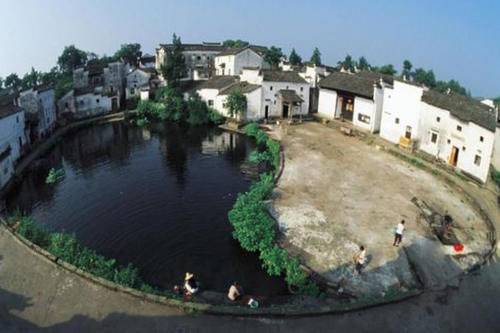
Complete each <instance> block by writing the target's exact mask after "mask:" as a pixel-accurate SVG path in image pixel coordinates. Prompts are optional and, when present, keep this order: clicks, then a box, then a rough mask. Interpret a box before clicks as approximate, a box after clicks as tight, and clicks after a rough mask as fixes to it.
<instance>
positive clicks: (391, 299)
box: [0, 113, 496, 317]
mask: <svg viewBox="0 0 500 333" xmlns="http://www.w3.org/2000/svg"><path fill="white" fill-rule="evenodd" d="M121 120H123V113H115V114H111V115H106V116H101V117H97V118H92V119H87V120H83V121H80V122H75V123H71V124H69V125H67V126H65V127H63V128H61V129H59V130H58V131H56V133H54V135H53V136H52V137H50V138H49V139H48V140H47V141H46V142H44V143H43V144H42V145H40V146H39V147H37V148H36V149H35V150H34V151H33V152H32V153H31V154H30V155H28V156H27V157H26V158H25V159H24V160H23V161H22V162H21V163H20V165H18V168H16V176H19V175H22V173H23V172H24V171H25V169H26V168H27V166H28V165H29V164H30V163H31V161H33V160H34V159H36V158H37V157H38V156H40V155H42V154H43V153H45V152H46V151H48V150H49V149H50V148H51V147H52V146H53V145H54V144H55V143H57V140H58V139H59V137H61V136H62V135H64V134H66V133H67V131H68V130H70V129H74V128H78V127H82V126H85V125H89V124H92V123H94V122H102V123H108V122H113V121H121ZM278 142H279V141H278ZM279 143H280V157H281V158H280V159H281V161H280V170H279V172H277V173H276V176H275V177H274V180H273V183H274V184H275V185H276V184H277V183H278V181H279V178H280V177H281V175H282V173H283V170H284V167H285V152H284V148H283V146H282V145H281V142H279ZM23 163H24V164H23ZM446 178H447V182H448V183H452V184H453V185H454V186H457V187H459V188H460V190H461V191H462V192H464V193H465V194H466V195H467V197H468V198H469V199H470V201H471V202H472V203H473V204H474V205H475V206H476V209H478V210H479V212H480V214H481V216H482V217H483V218H484V219H485V221H486V224H487V226H488V228H489V229H490V230H491V232H492V239H491V242H492V248H491V251H490V252H489V253H488V254H487V255H485V256H483V260H482V263H481V264H480V265H478V266H477V267H473V268H471V269H469V270H468V271H464V272H463V273H462V274H461V276H464V275H466V274H468V273H469V272H471V271H473V270H474V269H477V268H479V267H481V266H482V265H484V264H485V263H487V261H488V260H489V258H491V256H492V255H493V253H494V252H495V250H496V229H495V227H494V225H493V223H492V221H491V219H490V218H489V216H488V214H487V212H486V211H485V210H484V209H483V208H482V207H481V205H480V204H479V202H477V200H475V199H474V198H473V197H472V195H470V194H469V193H467V191H465V190H464V189H463V188H461V187H460V186H458V184H456V183H455V182H454V181H453V180H452V179H450V178H448V177H446ZM13 180H14V179H13ZM6 188H7V186H6V187H5V188H4V189H3V190H2V191H0V194H3V192H4V191H5V190H6ZM0 226H1V227H3V228H5V230H7V231H8V234H9V235H11V237H12V238H13V239H14V240H16V241H17V242H19V243H20V244H23V245H24V246H26V247H28V249H30V252H32V253H33V254H34V255H38V256H40V257H42V258H43V259H46V260H48V261H49V262H50V263H52V264H55V265H56V266H57V267H62V268H63V269H65V270H67V271H69V272H71V273H73V274H76V275H77V276H79V277H80V278H83V279H85V280H87V281H89V282H92V283H95V284H97V285H100V286H103V287H105V288H108V289H110V290H113V291H117V292H121V293H124V294H128V295H131V296H134V297H137V298H140V299H141V300H143V301H146V302H154V303H159V304H164V305H167V306H171V307H177V308H182V309H184V310H187V311H199V312H203V313H207V314H216V315H232V316H284V317H292V316H314V315H324V314H339V313H345V312H352V311H359V310H363V309H368V308H371V307H375V306H380V305H384V304H389V303H396V302H401V301H404V300H406V299H409V298H412V297H415V296H418V295H421V294H422V293H424V291H425V289H411V290H408V291H406V292H398V293H394V294H386V295H385V296H380V297H376V298H375V297H373V298H372V297H370V298H364V299H358V300H356V301H353V302H348V303H338V304H331V305H329V304H325V305H317V306H311V305H292V304H284V305H270V306H268V307H262V308H257V309H251V308H249V307H246V306H241V305H214V304H208V303H202V302H195V301H183V300H178V299H173V298H168V297H165V296H159V295H154V294H149V293H144V292H141V291H139V290H136V289H133V288H128V287H124V286H122V285H119V284H116V283H114V282H111V281H108V280H106V279H103V278H100V277H97V276H95V275H93V274H90V273H88V272H85V271H83V270H81V269H79V268H77V267H75V266H73V265H71V264H69V263H67V262H65V261H63V260H60V259H59V258H58V257H56V256H54V255H52V254H51V253H49V252H47V251H46V250H44V249H42V248H41V247H39V246H38V245H36V244H34V243H32V242H31V241H29V240H27V239H25V238H24V237H22V236H20V235H19V234H17V233H16V232H15V231H14V230H13V229H12V228H11V227H10V226H9V225H7V223H5V221H3V220H2V221H0ZM297 297H299V296H297Z"/></svg>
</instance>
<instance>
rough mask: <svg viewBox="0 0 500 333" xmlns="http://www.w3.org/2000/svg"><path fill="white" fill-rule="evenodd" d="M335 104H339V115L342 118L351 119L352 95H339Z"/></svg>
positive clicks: (352, 108)
mask: <svg viewBox="0 0 500 333" xmlns="http://www.w3.org/2000/svg"><path fill="white" fill-rule="evenodd" d="M337 105H339V106H340V116H341V118H342V119H344V120H349V121H352V119H353V118H354V96H352V95H339V97H338V100H337Z"/></svg>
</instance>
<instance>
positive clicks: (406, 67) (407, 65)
mask: <svg viewBox="0 0 500 333" xmlns="http://www.w3.org/2000/svg"><path fill="white" fill-rule="evenodd" d="M412 67H413V65H412V64H411V62H410V60H405V61H403V71H402V72H401V75H402V76H403V77H405V78H406V79H407V80H409V79H410V77H411V69H412Z"/></svg>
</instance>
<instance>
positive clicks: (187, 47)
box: [160, 43, 226, 52]
mask: <svg viewBox="0 0 500 333" xmlns="http://www.w3.org/2000/svg"><path fill="white" fill-rule="evenodd" d="M172 47H173V44H160V48H163V49H165V50H168V49H171V48H172ZM182 47H183V48H184V51H216V52H217V51H218V52H222V51H224V50H225V49H226V48H225V47H224V46H222V44H219V43H204V44H182Z"/></svg>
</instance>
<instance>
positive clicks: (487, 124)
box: [422, 90, 497, 132]
mask: <svg viewBox="0 0 500 333" xmlns="http://www.w3.org/2000/svg"><path fill="white" fill-rule="evenodd" d="M422 101H423V102H425V103H427V104H430V105H433V106H436V107H438V108H441V109H445V110H448V111H450V113H451V114H452V115H453V116H455V117H456V118H458V119H460V120H462V121H464V122H473V123H474V124H476V125H479V126H481V127H483V128H485V129H487V130H489V131H492V132H495V129H496V123H497V121H496V117H495V111H494V110H493V109H491V108H490V107H488V106H487V105H485V104H483V103H481V102H479V101H476V100H474V99H472V98H468V97H466V96H462V95H459V94H453V93H451V94H449V95H448V94H443V93H440V92H437V91H435V90H428V91H424V93H423V95H422Z"/></svg>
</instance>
